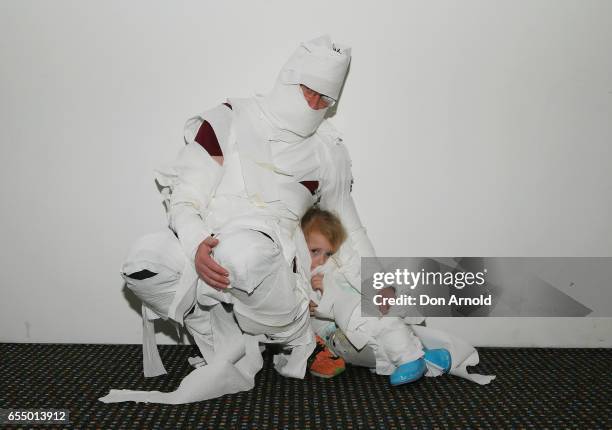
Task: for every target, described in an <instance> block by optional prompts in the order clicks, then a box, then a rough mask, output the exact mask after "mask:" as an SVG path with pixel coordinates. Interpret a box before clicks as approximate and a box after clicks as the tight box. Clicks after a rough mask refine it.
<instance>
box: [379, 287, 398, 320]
mask: <svg viewBox="0 0 612 430" xmlns="http://www.w3.org/2000/svg"><path fill="white" fill-rule="evenodd" d="M380 295H381V296H382V297H383V298H387V299H390V298H393V297H395V288H393V287H385V288H383V289H382V290H380ZM390 307H391V306H390V305H389V304H388V303H387V302H385V301H383V302H382V303H381V304H380V305H378V310H379V311H380V313H381V314H383V315H386V314H387V313H388V312H389V308H390Z"/></svg>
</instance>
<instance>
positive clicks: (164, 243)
mask: <svg viewBox="0 0 612 430" xmlns="http://www.w3.org/2000/svg"><path fill="white" fill-rule="evenodd" d="M184 258H185V257H184V256H182V255H181V249H180V245H179V244H178V240H177V239H176V237H174V235H173V234H172V233H171V232H170V231H169V230H168V231H163V232H159V233H153V234H148V235H146V236H143V237H141V238H140V239H138V240H137V241H136V242H135V243H134V245H133V246H132V248H131V249H130V252H129V253H128V257H127V258H126V261H125V263H124V264H123V266H122V268H121V275H122V276H123V279H124V280H125V283H126V286H127V287H128V288H129V289H130V291H132V292H133V293H134V295H136V297H138V298H139V299H140V300H141V301H142V302H143V303H145V304H146V305H147V306H148V307H149V308H151V309H152V310H154V311H155V312H156V313H157V314H158V315H160V316H161V317H166V316H167V314H168V311H169V309H170V305H171V303H172V300H173V298H174V294H175V291H176V284H177V282H178V280H179V278H180V275H181V271H182V269H183V265H184Z"/></svg>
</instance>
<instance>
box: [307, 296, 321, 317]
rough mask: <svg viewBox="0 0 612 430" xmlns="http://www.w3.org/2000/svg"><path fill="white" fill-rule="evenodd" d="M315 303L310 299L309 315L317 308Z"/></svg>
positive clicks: (312, 314)
mask: <svg viewBox="0 0 612 430" xmlns="http://www.w3.org/2000/svg"><path fill="white" fill-rule="evenodd" d="M317 306H319V305H317V304H316V303H315V302H313V301H312V300H311V301H310V303H309V304H308V310H309V311H310V316H311V317H312V316H314V313H315V311H316V310H317Z"/></svg>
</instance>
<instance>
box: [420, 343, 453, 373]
mask: <svg viewBox="0 0 612 430" xmlns="http://www.w3.org/2000/svg"><path fill="white" fill-rule="evenodd" d="M423 352H425V356H424V357H423V358H424V359H425V361H427V362H428V363H430V364H433V365H434V366H436V367H438V368H440V369H441V370H442V371H443V372H444V373H448V371H449V370H450V368H451V364H452V359H451V355H450V352H448V349H444V348H437V349H423Z"/></svg>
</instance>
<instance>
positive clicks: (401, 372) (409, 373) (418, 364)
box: [389, 357, 427, 385]
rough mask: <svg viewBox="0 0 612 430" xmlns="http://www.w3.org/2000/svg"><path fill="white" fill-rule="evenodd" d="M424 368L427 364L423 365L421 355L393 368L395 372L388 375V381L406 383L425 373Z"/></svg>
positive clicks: (399, 383) (423, 361)
mask: <svg viewBox="0 0 612 430" xmlns="http://www.w3.org/2000/svg"><path fill="white" fill-rule="evenodd" d="M425 370H427V366H425V360H423V357H421V358H419V359H418V360H414V361H409V362H408V363H404V364H402V365H401V366H399V367H398V368H397V369H395V372H393V373H392V374H391V375H389V381H390V382H391V385H402V384H408V383H410V382H414V381H416V380H417V379H419V378H421V376H423V375H424V374H425Z"/></svg>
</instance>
